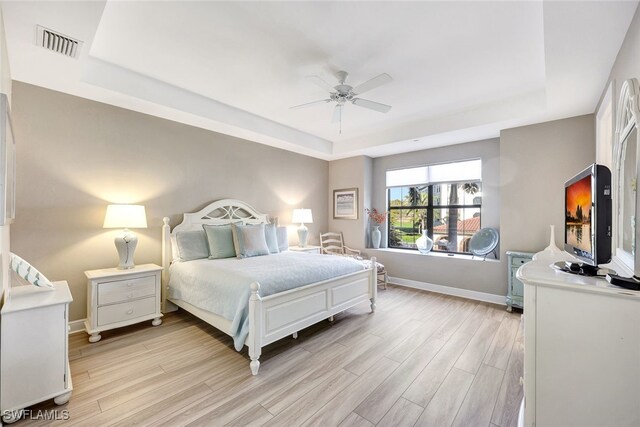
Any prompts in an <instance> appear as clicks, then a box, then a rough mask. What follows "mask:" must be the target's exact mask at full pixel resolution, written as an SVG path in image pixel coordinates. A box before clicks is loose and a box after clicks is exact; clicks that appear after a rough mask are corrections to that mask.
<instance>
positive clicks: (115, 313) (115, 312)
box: [98, 296, 156, 326]
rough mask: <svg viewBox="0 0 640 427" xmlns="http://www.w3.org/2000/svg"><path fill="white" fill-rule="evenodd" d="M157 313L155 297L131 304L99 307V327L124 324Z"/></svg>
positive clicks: (124, 303)
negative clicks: (118, 323)
mask: <svg viewBox="0 0 640 427" xmlns="http://www.w3.org/2000/svg"><path fill="white" fill-rule="evenodd" d="M155 312H156V298H155V296H153V297H149V298H144V299H139V300H136V301H131V302H123V303H120V304H112V305H107V306H104V307H98V326H104V325H108V324H110V323H116V322H124V321H127V320H131V319H135V318H136V317H142V316H146V315H149V314H153V313H155Z"/></svg>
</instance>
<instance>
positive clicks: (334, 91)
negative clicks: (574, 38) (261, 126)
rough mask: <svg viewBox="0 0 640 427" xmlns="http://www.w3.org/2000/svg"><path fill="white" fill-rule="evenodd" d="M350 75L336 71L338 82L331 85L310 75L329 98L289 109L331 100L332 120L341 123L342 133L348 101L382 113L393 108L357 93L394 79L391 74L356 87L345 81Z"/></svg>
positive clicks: (385, 74) (309, 78) (382, 75)
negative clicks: (333, 106)
mask: <svg viewBox="0 0 640 427" xmlns="http://www.w3.org/2000/svg"><path fill="white" fill-rule="evenodd" d="M348 75H349V74H348V73H347V72H346V71H338V72H337V73H336V78H337V79H338V84H337V85H336V86H331V85H330V84H329V83H327V82H326V81H325V80H324V79H322V78H321V77H319V76H308V77H307V80H309V81H310V82H311V83H313V84H315V85H317V86H319V87H320V88H322V89H324V90H326V91H328V92H329V98H328V99H321V100H319V101H312V102H307V103H305V104H300V105H295V106H293V107H290V108H289V109H297V108H305V107H309V106H312V105H315V104H326V103H329V102H335V103H336V106H335V108H334V110H333V117H332V120H331V121H332V122H333V123H340V133H342V110H343V107H344V105H345V104H346V103H347V102H351V103H352V104H353V105H357V106H358V107H363V108H368V109H370V110H374V111H378V112H380V113H388V112H389V110H391V106H390V105H386V104H381V103H379V102H374V101H369V100H368V99H362V98H357V97H356V95H361V94H363V93H365V92H368V91H370V90H372V89H375V88H377V87H380V86H382V85H384V84H386V83H389V82H390V81H391V80H392V79H391V76H390V75H389V74H387V73H383V74H380V75H379V76H376V77H374V78H372V79H370V80H367V81H366V82H364V83H362V84H360V85H358V86H356V87H353V86H351V85H348V84H346V83H345V81H346V80H347V76H348Z"/></svg>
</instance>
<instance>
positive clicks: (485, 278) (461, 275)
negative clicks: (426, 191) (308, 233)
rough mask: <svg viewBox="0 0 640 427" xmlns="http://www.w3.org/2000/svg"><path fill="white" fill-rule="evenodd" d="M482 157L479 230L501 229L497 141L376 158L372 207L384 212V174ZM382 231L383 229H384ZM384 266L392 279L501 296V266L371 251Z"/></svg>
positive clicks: (503, 291) (383, 242) (499, 264)
mask: <svg viewBox="0 0 640 427" xmlns="http://www.w3.org/2000/svg"><path fill="white" fill-rule="evenodd" d="M477 158H480V159H482V165H483V167H482V190H483V196H482V226H483V227H495V228H499V227H500V211H499V209H500V198H501V195H500V141H499V140H498V139H489V140H484V141H476V142H470V143H466V144H458V145H453V146H449V147H441V148H434V149H431V150H422V151H415V152H412V153H404V154H397V155H393V156H385V157H379V158H376V159H374V160H373V189H374V191H373V203H372V205H373V207H375V208H378V209H381V210H384V209H385V208H386V205H387V192H386V182H385V180H386V176H385V175H386V174H385V172H386V171H387V170H389V169H397V168H402V167H412V166H420V165H425V164H432V163H442V162H452V161H460V160H468V159H477ZM383 228H385V229H384V230H383ZM381 230H382V231H383V233H382V240H383V241H382V246H386V243H387V236H386V227H381ZM367 252H368V253H369V254H370V255H375V256H376V257H378V259H379V260H380V261H382V262H383V263H384V264H385V267H386V268H387V271H388V272H389V274H390V275H391V276H393V277H399V278H402V279H409V280H415V281H418V282H425V283H433V284H437V285H445V286H451V287H456V288H463V289H469V290H473V291H479V292H485V293H491V294H503V293H505V292H506V285H504V284H503V283H501V278H502V274H501V273H502V271H501V269H502V267H501V263H500V262H493V261H487V262H483V261H477V260H475V261H470V260H468V259H463V258H461V257H455V256H454V257H441V256H435V255H433V256H420V255H418V254H417V253H415V252H413V251H410V252H409V251H407V252H408V253H400V252H398V251H385V250H379V251H376V250H371V249H369V250H368V251H367Z"/></svg>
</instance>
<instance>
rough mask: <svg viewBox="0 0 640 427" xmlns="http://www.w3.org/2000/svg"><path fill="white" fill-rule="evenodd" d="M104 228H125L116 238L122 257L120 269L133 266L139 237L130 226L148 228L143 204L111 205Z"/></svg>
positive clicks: (119, 254)
mask: <svg viewBox="0 0 640 427" xmlns="http://www.w3.org/2000/svg"><path fill="white" fill-rule="evenodd" d="M103 228H123V230H122V233H120V234H118V235H117V236H116V238H115V244H116V249H117V250H118V256H119V257H120V263H119V264H118V270H127V269H129V268H133V267H134V265H133V253H134V252H135V250H136V246H137V245H138V237H137V236H136V235H135V234H134V233H132V232H131V231H130V230H129V228H147V216H146V214H145V211H144V206H142V205H109V206H107V213H106V215H105V216H104V225H103Z"/></svg>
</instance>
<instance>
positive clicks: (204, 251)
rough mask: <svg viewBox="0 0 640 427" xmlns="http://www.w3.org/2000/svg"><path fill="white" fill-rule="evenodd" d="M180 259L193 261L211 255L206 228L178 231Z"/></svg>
mask: <svg viewBox="0 0 640 427" xmlns="http://www.w3.org/2000/svg"><path fill="white" fill-rule="evenodd" d="M176 246H177V247H178V257H179V258H178V260H179V261H191V260H194V259H202V258H207V257H209V246H208V245H207V234H206V233H205V231H204V230H194V231H179V232H177V233H176Z"/></svg>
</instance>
